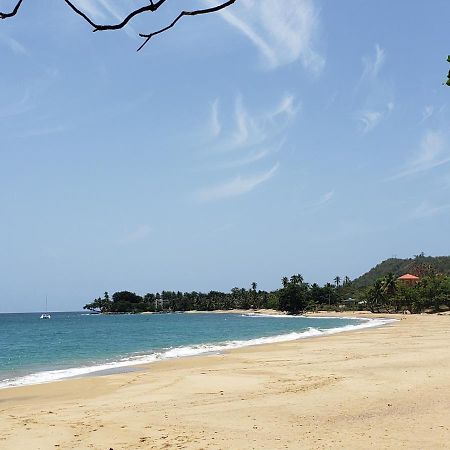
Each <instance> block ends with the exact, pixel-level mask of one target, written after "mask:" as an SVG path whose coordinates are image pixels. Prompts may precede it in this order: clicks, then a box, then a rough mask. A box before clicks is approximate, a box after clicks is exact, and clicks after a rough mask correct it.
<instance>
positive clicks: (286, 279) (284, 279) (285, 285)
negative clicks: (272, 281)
mask: <svg viewBox="0 0 450 450" xmlns="http://www.w3.org/2000/svg"><path fill="white" fill-rule="evenodd" d="M281 283H282V285H283V287H287V285H288V284H289V278H288V277H283V278H282V279H281Z"/></svg>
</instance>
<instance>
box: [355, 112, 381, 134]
mask: <svg viewBox="0 0 450 450" xmlns="http://www.w3.org/2000/svg"><path fill="white" fill-rule="evenodd" d="M382 118H383V113H381V112H380V111H360V113H359V116H358V120H359V121H360V122H361V123H362V125H363V131H364V132H365V133H367V132H368V131H371V130H373V129H374V128H375V127H376V126H377V125H378V124H379V123H380V122H381V119H382Z"/></svg>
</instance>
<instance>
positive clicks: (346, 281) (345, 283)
mask: <svg viewBox="0 0 450 450" xmlns="http://www.w3.org/2000/svg"><path fill="white" fill-rule="evenodd" d="M351 282H352V280H350V278H349V277H348V276H345V277H344V286H347V285H348V284H350V283H351Z"/></svg>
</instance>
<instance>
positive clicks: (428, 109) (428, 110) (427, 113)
mask: <svg viewBox="0 0 450 450" xmlns="http://www.w3.org/2000/svg"><path fill="white" fill-rule="evenodd" d="M433 113H434V106H432V105H428V106H425V108H424V109H423V111H422V123H423V122H425V121H426V120H428V119H429V118H430V117H431V116H432V115H433Z"/></svg>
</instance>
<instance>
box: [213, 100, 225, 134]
mask: <svg viewBox="0 0 450 450" xmlns="http://www.w3.org/2000/svg"><path fill="white" fill-rule="evenodd" d="M210 129H211V135H212V136H213V137H217V136H219V134H220V132H221V131H222V125H221V123H220V118H219V99H218V98H216V100H214V102H213V104H212V105H211V121H210Z"/></svg>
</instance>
